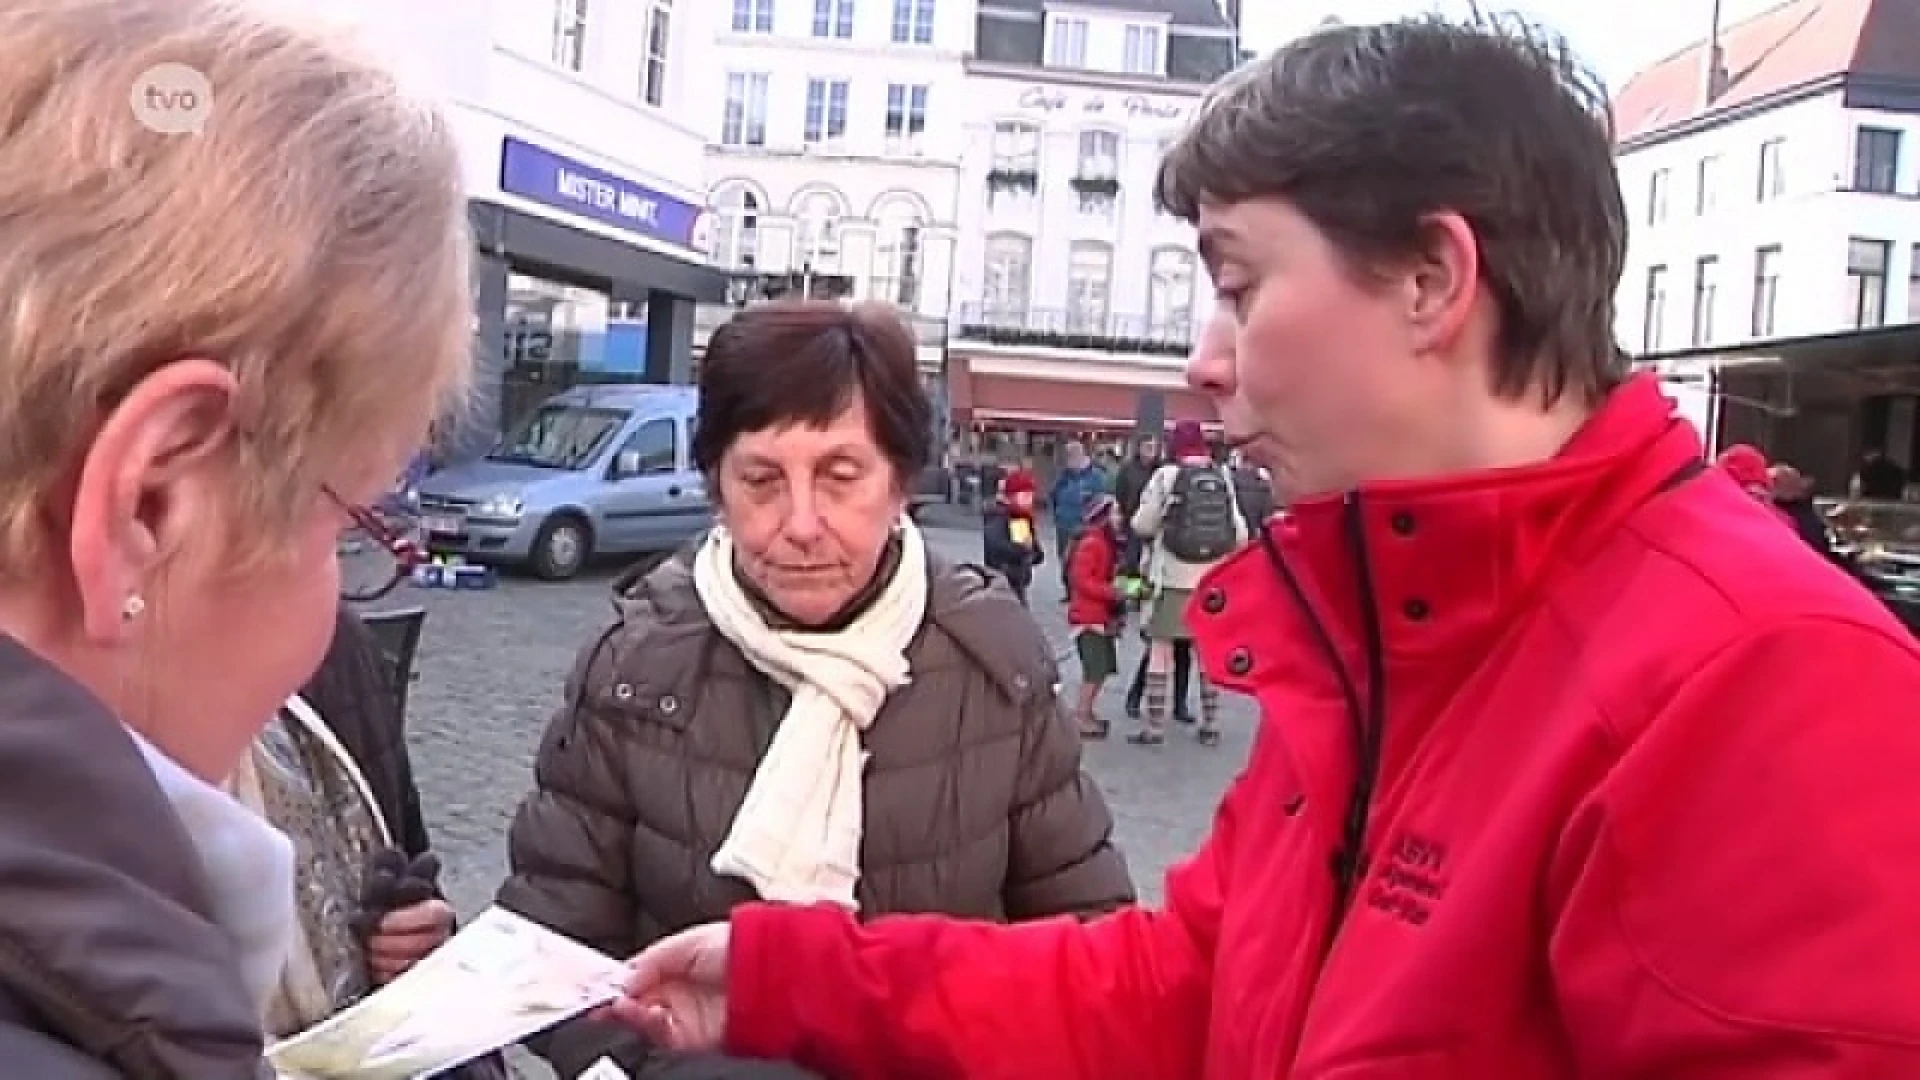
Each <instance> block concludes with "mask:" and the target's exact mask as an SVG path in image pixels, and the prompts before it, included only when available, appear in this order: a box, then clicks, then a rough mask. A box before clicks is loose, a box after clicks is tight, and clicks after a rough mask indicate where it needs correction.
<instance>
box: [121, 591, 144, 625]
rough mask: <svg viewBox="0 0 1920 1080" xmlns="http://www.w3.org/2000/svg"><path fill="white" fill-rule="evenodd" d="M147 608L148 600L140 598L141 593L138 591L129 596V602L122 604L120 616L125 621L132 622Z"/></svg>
mask: <svg viewBox="0 0 1920 1080" xmlns="http://www.w3.org/2000/svg"><path fill="white" fill-rule="evenodd" d="M146 610H147V602H146V601H145V600H142V599H140V596H139V594H137V593H136V594H134V595H133V596H129V597H127V602H126V603H124V604H121V605H120V618H121V619H122V620H123V621H125V622H132V621H133V620H135V619H137V618H139V617H140V616H141V614H142V613H144V612H145V611H146Z"/></svg>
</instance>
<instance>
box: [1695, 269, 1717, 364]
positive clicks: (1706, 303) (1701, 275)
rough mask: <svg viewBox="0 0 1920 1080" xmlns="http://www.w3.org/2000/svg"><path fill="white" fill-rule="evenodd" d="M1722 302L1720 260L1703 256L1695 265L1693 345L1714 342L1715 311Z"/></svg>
mask: <svg viewBox="0 0 1920 1080" xmlns="http://www.w3.org/2000/svg"><path fill="white" fill-rule="evenodd" d="M1719 301H1720V260H1719V258H1718V257H1716V256H1713V255H1703V256H1701V257H1700V258H1698V259H1695V260H1694V263H1693V343H1694V344H1695V345H1706V344H1708V343H1710V342H1712V341H1713V309H1714V308H1715V307H1716V306H1718V304H1719Z"/></svg>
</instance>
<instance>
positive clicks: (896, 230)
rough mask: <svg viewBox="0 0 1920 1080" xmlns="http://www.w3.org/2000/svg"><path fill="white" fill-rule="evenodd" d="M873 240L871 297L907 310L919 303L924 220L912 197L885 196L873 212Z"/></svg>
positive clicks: (925, 222)
mask: <svg viewBox="0 0 1920 1080" xmlns="http://www.w3.org/2000/svg"><path fill="white" fill-rule="evenodd" d="M873 216H874V222H875V225H876V229H875V240H876V242H877V243H876V247H875V249H874V260H873V280H872V288H871V289H870V290H869V292H868V295H869V296H870V297H871V298H872V299H875V300H884V301H886V302H887V303H890V304H899V305H900V306H901V307H903V308H906V309H907V310H909V311H913V310H917V309H918V308H919V306H920V241H921V238H922V236H923V235H924V234H925V231H926V226H927V221H926V217H925V215H923V214H922V213H921V212H920V207H919V205H918V204H917V203H915V202H914V201H913V200H912V199H908V198H901V197H895V198H891V199H888V200H887V202H886V203H885V205H883V206H882V207H881V208H880V209H879V210H878V211H876V212H875V213H874V215H873Z"/></svg>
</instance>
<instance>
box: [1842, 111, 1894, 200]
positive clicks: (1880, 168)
mask: <svg viewBox="0 0 1920 1080" xmlns="http://www.w3.org/2000/svg"><path fill="white" fill-rule="evenodd" d="M1899 178H1900V133H1899V132H1898V131H1895V130H1893V129H1891V128H1875V127H1863V128H1861V129H1860V132H1859V135H1858V136H1857V137H1856V139H1855V141H1854V144H1853V190H1855V191H1873V192H1879V193H1881V194H1892V193H1893V191H1894V190H1895V185H1896V183H1897V182H1898V181H1899Z"/></svg>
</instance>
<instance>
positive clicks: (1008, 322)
mask: <svg viewBox="0 0 1920 1080" xmlns="http://www.w3.org/2000/svg"><path fill="white" fill-rule="evenodd" d="M953 326H954V331H953V337H954V339H955V340H957V341H975V342H981V343H984V344H988V345H1014V346H1021V345H1024V346H1030V347H1034V348H1047V349H1097V350H1099V351H1102V352H1133V353H1147V354H1151V355H1156V356H1185V355H1186V354H1187V353H1188V352H1189V351H1190V350H1191V349H1192V347H1193V338H1194V329H1195V327H1194V323H1193V319H1192V317H1191V316H1187V315H1180V316H1176V317H1170V318H1159V319H1156V318H1150V317H1148V316H1145V315H1115V314H1110V313H1105V312H1087V311H1079V310H1073V309H1067V308H1010V307H1001V306H996V305H984V304H962V305H961V306H960V307H958V308H956V309H955V310H954V314H953Z"/></svg>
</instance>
